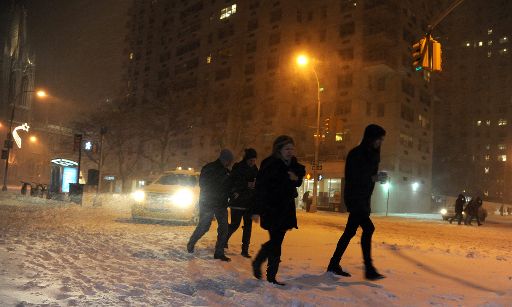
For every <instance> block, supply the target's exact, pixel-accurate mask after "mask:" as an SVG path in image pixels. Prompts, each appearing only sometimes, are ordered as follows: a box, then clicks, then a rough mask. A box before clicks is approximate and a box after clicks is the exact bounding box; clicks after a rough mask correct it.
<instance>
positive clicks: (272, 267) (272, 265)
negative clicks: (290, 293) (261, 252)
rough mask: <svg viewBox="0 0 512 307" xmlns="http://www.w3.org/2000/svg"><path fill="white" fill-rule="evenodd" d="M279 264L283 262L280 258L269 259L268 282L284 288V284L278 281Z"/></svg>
mask: <svg viewBox="0 0 512 307" xmlns="http://www.w3.org/2000/svg"><path fill="white" fill-rule="evenodd" d="M279 262H281V259H279V258H272V259H270V258H269V259H268V264H267V281H268V282H269V283H271V284H274V285H278V286H284V285H285V284H284V283H282V282H279V281H277V280H276V275H277V271H278V270H279Z"/></svg>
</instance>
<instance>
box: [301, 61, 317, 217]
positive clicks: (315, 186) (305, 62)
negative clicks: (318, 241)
mask: <svg viewBox="0 0 512 307" xmlns="http://www.w3.org/2000/svg"><path fill="white" fill-rule="evenodd" d="M296 62H297V65H298V66H300V67H307V66H308V64H309V62H310V58H309V57H308V56H307V55H305V54H300V55H298V56H297V58H296ZM311 62H312V61H311ZM310 66H311V70H312V71H313V74H314V75H315V79H316V86H317V87H316V88H317V91H316V96H317V110H316V134H315V161H314V165H312V166H311V168H312V171H313V202H312V204H311V207H310V212H316V208H317V204H318V186H317V185H318V176H317V170H319V168H320V165H319V162H318V153H319V148H320V105H321V104H320V92H321V91H323V89H322V88H320V81H318V74H317V73H316V70H315V66H314V65H313V64H311V65H310Z"/></svg>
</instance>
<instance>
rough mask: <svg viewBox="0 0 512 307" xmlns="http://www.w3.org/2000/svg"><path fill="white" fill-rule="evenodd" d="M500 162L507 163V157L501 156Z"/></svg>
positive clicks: (499, 157)
mask: <svg viewBox="0 0 512 307" xmlns="http://www.w3.org/2000/svg"><path fill="white" fill-rule="evenodd" d="M498 161H501V162H507V155H499V156H498Z"/></svg>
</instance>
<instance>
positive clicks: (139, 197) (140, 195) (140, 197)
mask: <svg viewBox="0 0 512 307" xmlns="http://www.w3.org/2000/svg"><path fill="white" fill-rule="evenodd" d="M132 198H133V199H134V200H135V201H136V202H138V203H140V202H143V201H144V199H146V193H145V192H144V191H135V192H133V193H132Z"/></svg>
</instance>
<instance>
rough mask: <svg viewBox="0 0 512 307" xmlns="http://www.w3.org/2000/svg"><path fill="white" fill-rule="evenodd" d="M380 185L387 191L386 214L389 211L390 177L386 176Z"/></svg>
mask: <svg viewBox="0 0 512 307" xmlns="http://www.w3.org/2000/svg"><path fill="white" fill-rule="evenodd" d="M382 187H383V188H384V191H386V192H387V194H388V196H387V198H386V216H388V211H389V189H391V177H388V179H387V181H386V183H384V184H383V185H382Z"/></svg>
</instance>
